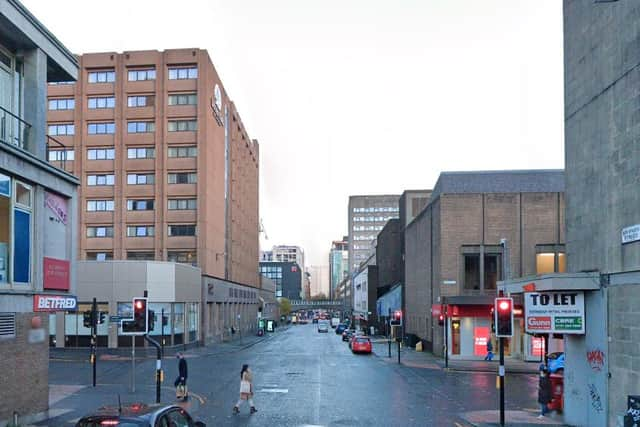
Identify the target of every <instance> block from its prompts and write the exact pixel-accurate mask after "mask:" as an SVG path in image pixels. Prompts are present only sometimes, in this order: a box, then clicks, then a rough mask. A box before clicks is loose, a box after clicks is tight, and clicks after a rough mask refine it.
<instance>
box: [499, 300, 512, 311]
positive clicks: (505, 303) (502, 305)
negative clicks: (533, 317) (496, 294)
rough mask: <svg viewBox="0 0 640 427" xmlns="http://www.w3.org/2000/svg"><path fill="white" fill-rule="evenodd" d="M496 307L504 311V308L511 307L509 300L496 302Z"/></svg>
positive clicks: (508, 308)
mask: <svg viewBox="0 0 640 427" xmlns="http://www.w3.org/2000/svg"><path fill="white" fill-rule="evenodd" d="M498 309H500V310H501V311H506V310H510V309H511V302H510V301H509V300H505V299H503V300H500V301H499V302H498Z"/></svg>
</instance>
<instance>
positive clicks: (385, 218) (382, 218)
mask: <svg viewBox="0 0 640 427" xmlns="http://www.w3.org/2000/svg"><path fill="white" fill-rule="evenodd" d="M392 218H398V216H397V215H385V216H355V217H353V221H354V222H377V221H385V222H386V221H389V220H390V219H392Z"/></svg>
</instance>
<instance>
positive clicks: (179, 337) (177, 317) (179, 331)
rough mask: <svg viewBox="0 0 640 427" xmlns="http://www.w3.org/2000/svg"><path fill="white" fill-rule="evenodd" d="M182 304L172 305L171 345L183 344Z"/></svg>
mask: <svg viewBox="0 0 640 427" xmlns="http://www.w3.org/2000/svg"><path fill="white" fill-rule="evenodd" d="M184 333H185V331H184V304H182V303H174V304H173V344H174V345H178V344H183V343H184Z"/></svg>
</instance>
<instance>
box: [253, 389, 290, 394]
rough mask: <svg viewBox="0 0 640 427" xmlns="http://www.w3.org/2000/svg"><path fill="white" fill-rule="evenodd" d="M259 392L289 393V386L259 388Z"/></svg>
mask: <svg viewBox="0 0 640 427" xmlns="http://www.w3.org/2000/svg"><path fill="white" fill-rule="evenodd" d="M258 392H259V393H289V389H287V388H263V389H262V390H258Z"/></svg>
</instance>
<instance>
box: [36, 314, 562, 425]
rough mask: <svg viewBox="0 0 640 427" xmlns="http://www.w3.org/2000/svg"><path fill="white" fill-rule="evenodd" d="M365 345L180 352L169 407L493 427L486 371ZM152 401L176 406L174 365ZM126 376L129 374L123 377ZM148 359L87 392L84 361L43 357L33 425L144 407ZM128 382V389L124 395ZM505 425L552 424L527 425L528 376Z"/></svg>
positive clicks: (213, 415)
mask: <svg viewBox="0 0 640 427" xmlns="http://www.w3.org/2000/svg"><path fill="white" fill-rule="evenodd" d="M386 351H387V346H386V345H383V343H381V344H375V345H374V354H373V355H354V354H352V353H351V352H350V351H349V348H348V346H347V344H346V343H343V342H342V341H341V339H340V337H339V336H337V335H336V334H334V333H332V331H329V333H328V334H324V333H323V334H320V333H318V332H317V328H316V326H315V325H313V324H308V325H298V326H292V327H290V328H288V329H284V328H282V329H279V330H278V331H277V332H276V333H275V334H268V335H267V336H266V337H246V339H245V338H243V342H242V343H240V342H239V341H234V342H232V343H222V344H215V345H212V346H207V347H198V348H193V349H188V350H187V351H186V352H185V355H186V358H187V361H188V365H189V377H188V385H189V391H190V395H191V398H190V399H189V400H188V401H187V402H179V404H180V405H182V406H184V408H185V409H187V411H188V412H189V413H191V414H192V415H193V416H194V418H195V419H196V420H200V421H203V422H205V423H206V424H207V425H209V426H263V425H273V426H282V427H289V426H291V427H302V426H307V427H309V426H325V427H334V426H335V427H344V426H383V427H387V426H392V427H394V426H399V427H400V426H402V427H404V426H456V427H468V426H483V427H484V426H491V425H497V424H496V423H497V421H498V414H497V411H496V410H494V409H493V408H496V406H497V405H496V402H497V396H498V393H497V390H496V388H495V371H493V372H483V371H473V370H464V371H457V370H453V369H450V370H445V369H443V368H442V366H441V365H440V363H439V361H438V359H437V358H435V357H433V356H432V355H430V354H428V353H418V352H415V351H414V350H412V349H407V348H403V349H402V350H401V362H402V363H401V364H400V365H398V364H397V354H396V348H393V352H392V357H391V358H388V357H387V354H386ZM162 363H163V369H164V370H165V380H164V383H163V385H162V388H161V392H162V402H163V403H166V404H170V403H171V404H173V403H176V400H175V390H174V388H173V379H174V378H175V377H176V376H177V362H176V361H175V358H171V359H169V358H167V359H165V360H163V362H162ZM243 363H248V364H249V365H250V366H251V368H252V370H253V372H254V390H255V396H254V399H255V402H256V406H257V408H258V413H257V414H254V415H249V414H248V408H247V407H246V406H245V407H243V408H242V409H241V414H239V415H233V414H232V412H231V408H232V407H233V404H234V403H235V402H236V400H237V397H238V387H239V372H240V367H241V365H242V364H243ZM132 372H134V375H132ZM154 372H155V360H152V359H142V360H140V361H137V362H136V365H135V370H134V369H133V367H132V362H131V360H130V358H129V360H126V361H125V360H103V361H101V363H98V365H97V378H98V384H97V387H95V388H94V387H92V386H91V384H90V381H91V366H90V365H89V364H88V363H86V361H84V360H82V361H74V360H51V362H50V372H49V379H50V406H51V410H50V417H49V419H47V420H44V421H42V422H40V423H35V424H34V425H36V426H55V427H68V426H73V425H74V423H75V422H76V421H77V419H78V418H79V417H81V416H82V415H86V414H88V413H91V412H92V411H94V410H95V409H96V408H98V407H100V406H104V405H115V404H117V401H118V398H120V399H121V400H122V402H124V403H125V404H126V403H127V402H129V403H131V402H147V403H148V402H153V401H154V399H155V385H154ZM132 378H135V390H134V389H133V388H132ZM506 390H507V391H508V392H509V394H508V398H507V399H506V409H507V411H508V412H507V425H510V426H523V425H541V424H542V425H556V426H557V425H562V424H561V421H557V420H555V419H553V418H545V419H538V418H537V404H536V397H537V378H536V375H532V374H526V373H524V374H520V375H513V376H511V377H507V388H506Z"/></svg>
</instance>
